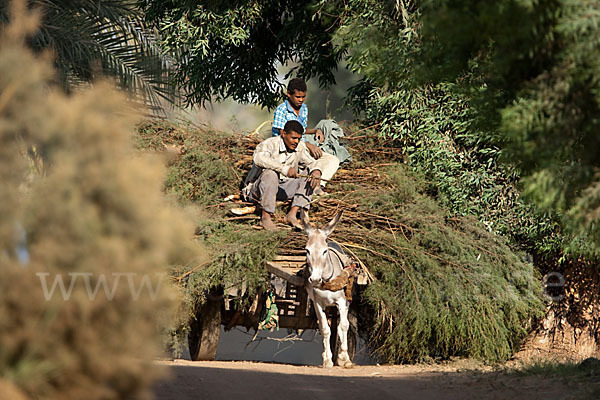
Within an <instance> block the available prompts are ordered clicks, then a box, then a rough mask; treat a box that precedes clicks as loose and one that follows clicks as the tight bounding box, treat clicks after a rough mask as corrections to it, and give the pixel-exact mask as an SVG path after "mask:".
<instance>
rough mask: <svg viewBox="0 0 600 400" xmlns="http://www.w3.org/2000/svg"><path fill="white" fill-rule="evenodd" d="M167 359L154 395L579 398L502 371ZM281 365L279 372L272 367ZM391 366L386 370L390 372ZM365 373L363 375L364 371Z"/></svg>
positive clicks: (247, 399)
mask: <svg viewBox="0 0 600 400" xmlns="http://www.w3.org/2000/svg"><path fill="white" fill-rule="evenodd" d="M212 365H213V364H211V363H209V362H203V363H198V364H197V365H191V364H188V365H174V364H170V365H168V367H167V368H168V370H169V372H170V375H171V376H170V378H168V379H164V380H162V381H160V382H158V383H157V384H156V385H155V386H154V388H153V394H154V396H155V399H157V400H166V399H182V400H185V399H203V400H221V399H223V400H225V399H227V400H230V399H238V398H239V399H244V400H253V399H257V400H258V399H260V400H264V399H268V398H278V399H284V400H296V399H298V400H307V399H310V400H318V399H342V400H355V399H356V400H359V399H360V400H364V399H372V400H375V399H377V400H382V399H403V400H410V399H419V400H427V399H432V400H441V399H448V400H454V399H456V400H459V399H460V400H463V399H516V400H520V399H523V400H525V399H527V400H532V399H544V400H565V399H579V398H581V397H579V396H578V395H577V393H578V392H579V391H580V389H581V388H579V387H572V385H569V384H568V383H567V382H561V381H558V380H550V379H544V378H540V377H537V376H515V375H507V374H505V373H501V372H480V371H466V372H443V371H442V372H436V371H418V370H410V369H409V370H407V371H406V372H404V371H402V370H400V371H399V370H398V369H392V368H388V367H385V366H383V367H380V368H381V370H382V372H377V367H357V368H355V369H352V370H343V369H341V368H334V369H333V370H328V371H327V370H323V369H321V368H319V367H306V366H303V367H297V366H291V365H276V364H269V365H266V364H261V363H234V362H232V363H231V364H230V365H229V364H228V363H223V362H220V363H215V364H214V365H215V366H212ZM278 370H280V371H281V372H277V371H278ZM390 370H391V372H390ZM364 375H366V376H364Z"/></svg>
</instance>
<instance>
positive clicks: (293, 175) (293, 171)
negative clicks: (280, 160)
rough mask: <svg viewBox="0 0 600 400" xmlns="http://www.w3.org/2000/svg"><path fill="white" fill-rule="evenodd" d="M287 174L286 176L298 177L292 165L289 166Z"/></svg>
mask: <svg viewBox="0 0 600 400" xmlns="http://www.w3.org/2000/svg"><path fill="white" fill-rule="evenodd" d="M287 176H288V178H297V177H298V171H296V170H295V169H294V167H290V169H289V170H288V173H287Z"/></svg>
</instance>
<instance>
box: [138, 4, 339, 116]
mask: <svg viewBox="0 0 600 400" xmlns="http://www.w3.org/2000/svg"><path fill="white" fill-rule="evenodd" d="M143 4H144V7H145V9H146V12H147V18H148V19H149V20H150V21H152V22H154V23H155V24H157V25H158V26H159V28H160V32H161V35H162V38H163V44H164V46H165V48H166V49H167V50H168V51H171V52H173V53H175V54H177V56H178V60H179V63H180V64H179V70H178V75H177V81H178V83H179V84H180V85H181V86H182V87H183V89H184V91H185V92H186V95H187V100H188V102H189V103H190V104H195V103H201V104H203V103H205V102H206V101H211V100H213V99H216V100H221V99H224V98H227V97H231V98H233V99H234V100H238V101H242V102H256V103H259V104H261V105H262V106H266V107H274V106H276V105H277V103H278V102H279V101H280V99H281V83H280V82H279V79H278V72H277V65H278V63H279V64H286V63H287V62H290V61H291V62H297V63H298V65H297V66H296V67H294V68H292V71H290V73H289V74H294V75H297V76H301V77H304V78H306V79H308V78H310V77H313V76H318V77H319V81H320V83H321V85H323V86H325V85H328V84H331V83H333V82H334V77H333V72H332V71H333V70H335V68H336V67H337V64H338V61H339V60H340V57H341V52H340V51H339V50H337V49H336V48H335V47H334V46H333V43H332V41H331V35H332V33H333V31H334V30H335V27H336V26H337V25H338V24H339V19H337V15H335V14H333V15H332V14H330V13H329V12H328V11H329V7H327V6H325V4H324V3H323V4H320V3H319V2H316V1H286V0H284V1H280V0H267V1H263V0H261V1H258V0H242V1H208V2H201V3H198V2H190V1H184V0H174V1H170V2H164V1H155V0H144V1H143ZM285 79H287V77H286V78H285Z"/></svg>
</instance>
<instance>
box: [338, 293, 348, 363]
mask: <svg viewBox="0 0 600 400" xmlns="http://www.w3.org/2000/svg"><path fill="white" fill-rule="evenodd" d="M337 307H338V310H339V312H340V323H339V325H338V329H337V334H338V337H339V339H340V347H341V348H340V350H339V351H338V357H337V360H336V363H337V365H339V366H340V367H344V368H350V367H351V366H352V361H351V360H350V356H349V355H348V329H349V328H350V322H349V321H348V303H347V302H346V298H342V299H340V300H338V301H337Z"/></svg>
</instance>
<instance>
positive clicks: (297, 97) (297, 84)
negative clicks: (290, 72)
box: [287, 78, 306, 110]
mask: <svg viewBox="0 0 600 400" xmlns="http://www.w3.org/2000/svg"><path fill="white" fill-rule="evenodd" d="M287 97H288V102H289V103H290V105H291V106H292V107H293V108H294V109H296V110H299V109H300V107H301V106H302V104H303V103H304V100H305V99H306V82H304V79H301V78H294V79H292V80H290V81H289V82H288V86H287Z"/></svg>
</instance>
